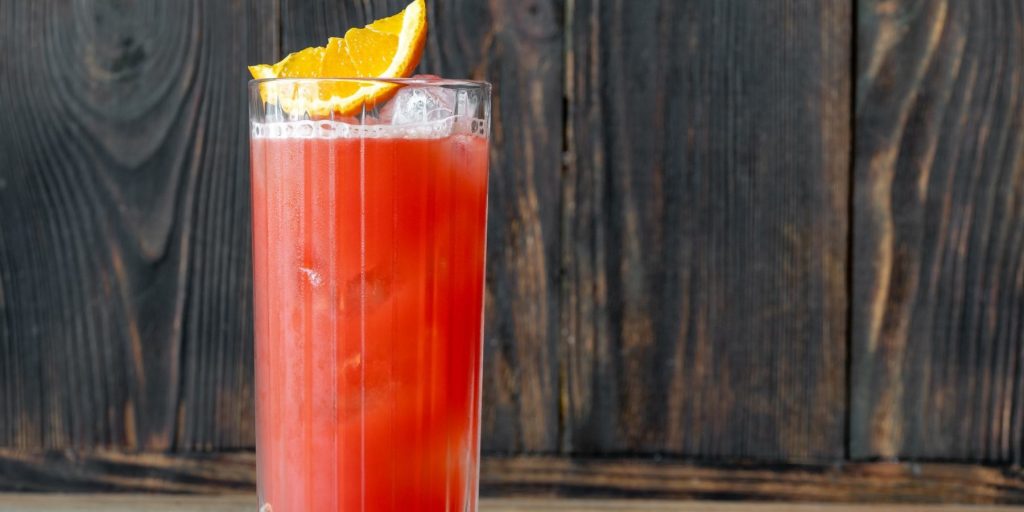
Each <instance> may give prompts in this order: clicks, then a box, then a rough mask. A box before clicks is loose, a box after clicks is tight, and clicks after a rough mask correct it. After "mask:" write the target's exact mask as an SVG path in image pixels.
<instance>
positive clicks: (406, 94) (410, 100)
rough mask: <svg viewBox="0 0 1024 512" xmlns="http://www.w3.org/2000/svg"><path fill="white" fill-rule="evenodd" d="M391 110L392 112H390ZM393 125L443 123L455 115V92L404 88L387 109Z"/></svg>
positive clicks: (441, 89)
mask: <svg viewBox="0 0 1024 512" xmlns="http://www.w3.org/2000/svg"><path fill="white" fill-rule="evenodd" d="M389 109H391V111H390V112H388V110H389ZM384 110H385V112H384V113H383V115H382V117H384V118H387V117H389V116H388V114H390V118H391V124H392V125H409V124H426V123H432V122H435V121H443V120H446V119H448V118H450V117H452V116H453V115H454V114H455V91H454V90H451V89H445V88H441V87H421V86H415V85H410V86H406V87H403V88H402V89H401V90H399V91H398V94H397V95H395V98H394V99H393V100H391V102H390V103H389V104H388V105H387V106H386V107H385V109H384Z"/></svg>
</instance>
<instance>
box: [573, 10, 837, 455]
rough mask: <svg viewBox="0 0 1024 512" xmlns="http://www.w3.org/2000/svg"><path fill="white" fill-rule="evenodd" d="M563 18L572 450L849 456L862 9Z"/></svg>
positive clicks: (588, 13)
mask: <svg viewBox="0 0 1024 512" xmlns="http://www.w3.org/2000/svg"><path fill="white" fill-rule="evenodd" d="M566 12H567V24H568V28H567V37H568V38H569V44H568V49H569V53H568V55H567V58H568V65H567V71H568V75H567V83H566V95H567V106H568V109H569V111H568V119H569V122H568V125H567V130H566V133H567V144H568V154H567V156H568V160H567V167H566V174H565V176H566V179H565V185H564V186H563V211H564V221H563V222H564V223H563V238H562V239H563V241H564V244H563V250H562V267H563V284H562V311H563V314H562V332H563V333H564V345H563V353H562V357H561V361H562V376H563V379H564V386H565V387H564V389H563V392H562V402H561V404H562V406H563V412H562V416H563V418H564V420H565V432H564V437H563V439H562V440H561V441H562V444H561V446H562V449H563V450H565V451H567V452H572V453H666V452H667V453H673V454H685V455H699V456H707V457H718V456H743V457H754V458H759V459H768V460H773V459H774V460H780V459H790V460H794V459H797V460H834V459H840V458H842V456H843V434H844V431H843V429H844V417H845V413H846V409H845V406H844V404H845V365H846V345H845V343H846V305H847V297H846V293H847V287H846V283H845V280H846V257H847V255H846V252H847V221H848V212H847V210H848V204H847V195H848V186H847V185H848V176H849V169H848V165H849V159H848V154H849V145H850V109H849V102H850V101H849V94H850V90H851V86H850V80H851V76H850V69H849V64H848V63H849V59H850V57H851V48H850V47H851V32H850V30H851V26H852V23H851V16H852V13H851V8H850V5H849V2H845V1H840V0H827V1H823V2H797V1H789V0H773V1H760V2H747V3H742V4H733V3H730V2H682V3H681V2H678V1H674V0H663V1H658V2H647V3H646V4H644V7H643V8H637V7H636V6H634V5H632V4H631V3H629V2H624V1H622V0H612V1H608V0H570V1H569V2H568V5H567V9H566Z"/></svg>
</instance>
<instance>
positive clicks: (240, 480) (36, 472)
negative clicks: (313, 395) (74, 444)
mask: <svg viewBox="0 0 1024 512" xmlns="http://www.w3.org/2000/svg"><path fill="white" fill-rule="evenodd" d="M254 488H255V457H254V456H253V455H252V454H251V453H246V452H240V453H221V454H190V455H186V454H179V455H155V454H140V455H125V454H122V453H118V452H93V453H91V454H78V455H74V454H69V453H53V454H49V455H28V454H25V453H22V452H19V451H10V450H5V451H0V491H8V492H9V491H15V492H17V491H33V492H40V491H60V492H105V491H117V492H119V493H125V492H147V493H152V492H156V493H175V494H178V493H193V494H205V495H211V494H219V493H225V492H252V491H253V490H254ZM481 489H482V490H481V492H482V494H483V495H484V496H486V497H491V498H498V497H504V498H518V499H526V498H533V499H535V498H538V497H560V498H574V499H575V498H586V499H592V500H593V499H597V498H600V499H601V500H602V501H606V500H608V499H614V498H630V499H640V498H643V499H673V500H693V499H698V500H702V499H703V500H723V499H724V500H745V501H766V502H772V501H798V502H816V503H896V502H912V503H931V504H934V503H974V504H1024V475H1021V474H1020V473H1019V472H1018V471H1010V470H1005V469H998V468H986V467H980V466H969V465H957V464H912V463H904V464H889V463H849V464H830V465H756V464H755V465H751V464H746V465H743V464H740V465H734V466H732V467H729V466H723V465H697V464H689V463H684V462H676V461H667V460H650V459H646V460H644V459H626V460H608V459H567V458H560V457H510V458H505V457H485V458H484V459H483V464H482V468H481ZM788 506H792V505H788ZM0 510H3V509H2V508H0Z"/></svg>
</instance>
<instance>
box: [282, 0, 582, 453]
mask: <svg viewBox="0 0 1024 512" xmlns="http://www.w3.org/2000/svg"><path fill="white" fill-rule="evenodd" d="M406 3H407V2H406V1H405V0H397V1H373V2H362V3H359V2H357V3H345V2H340V3H327V4H324V3H322V2H296V1H290V0H284V1H283V3H282V9H281V10H282V33H283V46H284V51H285V52H290V51H294V50H297V49H300V48H303V47H306V46H309V45H312V44H321V43H322V41H324V40H326V38H327V37H328V36H329V35H337V34H341V33H343V32H344V30H345V29H346V28H347V27H350V26H359V25H363V24H365V23H368V22H369V21H371V20H372V19H374V18H375V17H379V16H383V15H386V14H387V13H390V12H395V11H397V10H399V9H401V7H402V6H404V5H405V4H406ZM427 5H428V18H429V20H430V23H431V29H430V32H429V36H428V39H427V47H426V51H425V54H424V61H423V63H422V64H421V66H420V70H419V71H420V72H423V73H431V74H437V75H441V76H448V77H467V78H472V79H479V80H487V81H490V82H491V83H492V84H493V85H494V90H493V94H494V105H493V123H492V124H493V127H492V131H491V135H492V150H491V155H492V158H491V175H490V176H491V181H490V196H489V203H490V204H489V212H488V215H489V216H488V234H487V239H488V251H487V296H486V318H485V329H486V333H485V336H484V340H485V343H486V351H485V354H486V355H485V366H484V375H485V379H484V383H485V384H484V410H483V431H484V434H483V450H484V451H485V452H502V453H504V452H512V453H524V452H527V453H537V452H540V453H545V452H548V453H550V452H554V451H557V449H558V444H557V443H558V426H559V424H558V374H557V370H558V361H557V359H556V357H557V340H558V331H557V329H558V314H559V311H558V293H559V290H558V282H559V281H558V279H559V275H560V274H559V260H558V258H559V253H558V251H559V229H560V224H559V215H560V210H559V200H560V196H559V187H560V169H561V158H562V109H563V106H562V98H561V92H562V74H563V58H562V32H561V25H560V24H559V18H558V15H559V13H560V10H561V7H560V5H559V3H558V2H557V1H554V0H535V1H530V2H520V1H499V2H490V3H485V2H463V1H457V0H437V1H431V2H428V4H427Z"/></svg>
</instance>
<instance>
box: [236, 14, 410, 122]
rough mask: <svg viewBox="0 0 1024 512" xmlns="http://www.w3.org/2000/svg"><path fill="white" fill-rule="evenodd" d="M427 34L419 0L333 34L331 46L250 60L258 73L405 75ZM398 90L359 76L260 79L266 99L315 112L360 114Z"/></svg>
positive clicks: (272, 75) (285, 75) (254, 73)
mask: <svg viewBox="0 0 1024 512" xmlns="http://www.w3.org/2000/svg"><path fill="white" fill-rule="evenodd" d="M426 40H427V7H426V5H425V4H424V3H423V0H414V1H413V2H412V3H411V4H409V5H408V6H407V7H406V8H405V10H403V11H402V12H400V13H398V14H396V15H394V16H390V17H387V18H383V19H379V20H377V21H374V22H373V23H371V24H369V25H367V26H365V27H363V28H352V29H349V30H348V32H345V37H332V38H330V39H328V41H327V46H315V47H312V48H306V49H304V50H300V51H297V52H295V53H292V54H290V55H288V56H287V57H285V58H284V59H282V60H281V62H278V63H277V64H259V65H256V66H249V72H250V73H252V76H253V78H332V77H333V78H405V77H408V76H410V75H411V74H412V72H413V71H414V70H415V69H416V66H417V65H418V64H419V62H420V56H421V55H422V54H423V45H424V43H425V42H426ZM397 90H398V86H396V85H393V84H389V83H382V82H371V81H366V82H359V81H356V80H353V81H338V82H280V83H279V82H267V83H263V84H260V94H261V95H262V96H263V101H266V102H270V103H277V104H278V105H280V106H281V108H282V109H284V110H285V112H288V113H302V112H308V113H309V115H310V116H314V117H323V116H328V115H330V114H332V113H333V114H336V115H340V116H349V115H354V114H358V113H359V112H361V111H362V110H363V108H364V107H365V108H372V107H373V106H374V105H376V104H377V103H380V102H383V101H386V100H387V99H388V98H390V97H391V96H392V95H393V94H394V93H395V92H396V91H397Z"/></svg>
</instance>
